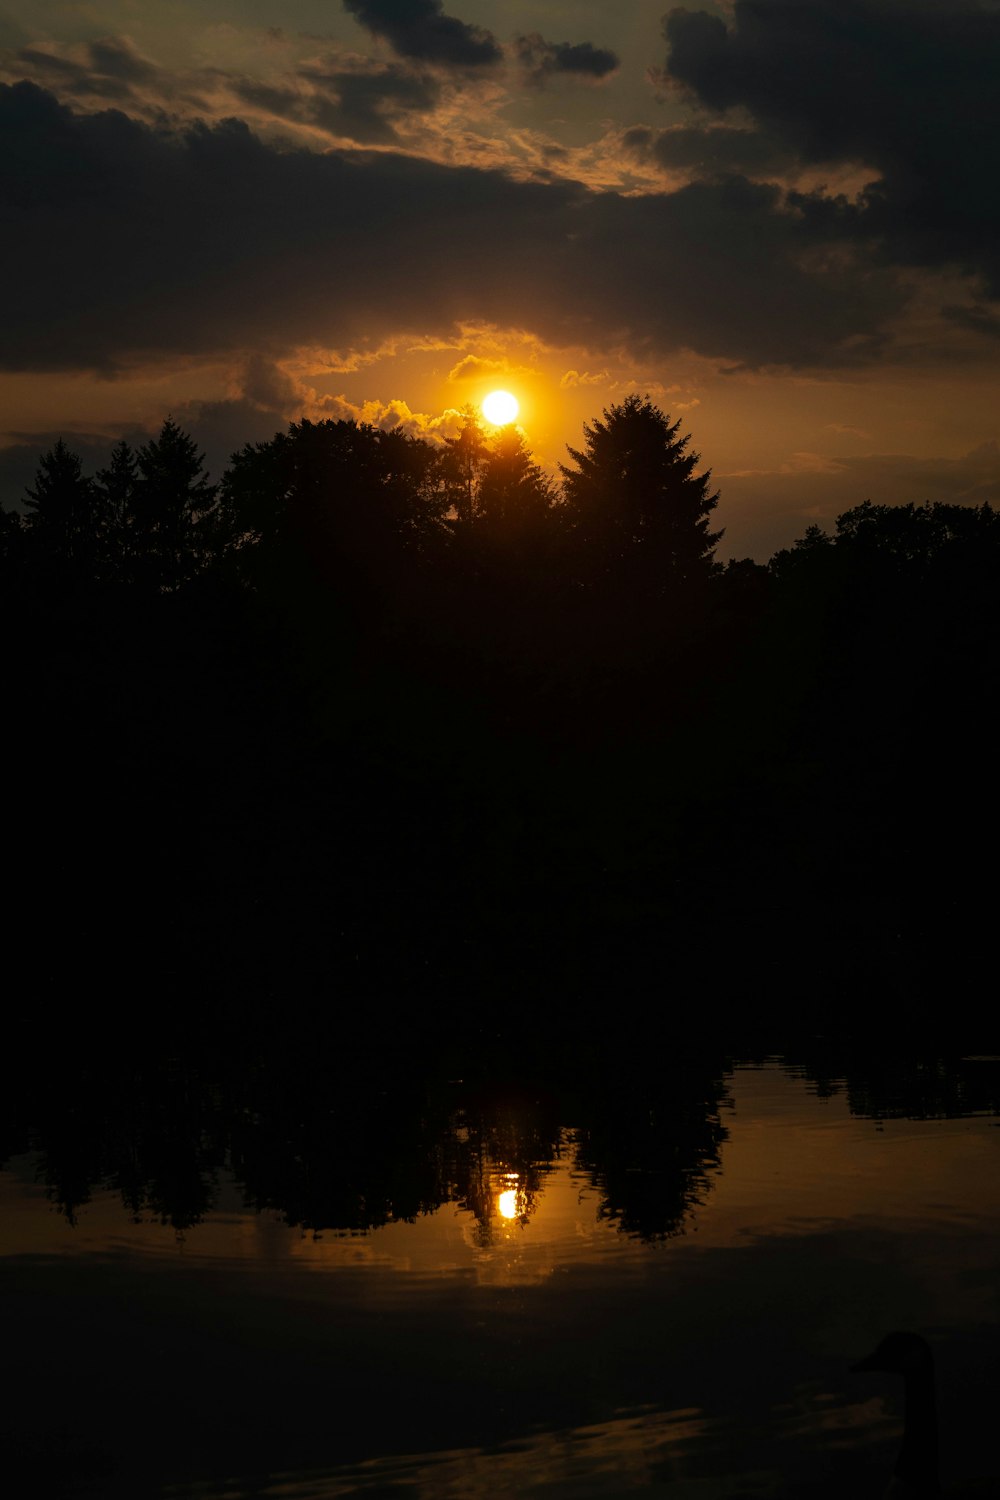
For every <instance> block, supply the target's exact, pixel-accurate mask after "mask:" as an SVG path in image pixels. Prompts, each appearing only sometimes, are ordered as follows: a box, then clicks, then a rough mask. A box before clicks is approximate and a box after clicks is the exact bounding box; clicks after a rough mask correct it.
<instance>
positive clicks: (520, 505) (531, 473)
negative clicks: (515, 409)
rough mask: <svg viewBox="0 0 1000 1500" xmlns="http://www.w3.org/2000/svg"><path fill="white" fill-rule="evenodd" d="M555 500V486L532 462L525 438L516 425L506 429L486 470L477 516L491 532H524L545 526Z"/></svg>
mask: <svg viewBox="0 0 1000 1500" xmlns="http://www.w3.org/2000/svg"><path fill="white" fill-rule="evenodd" d="M555 500H556V496H555V489H554V487H553V485H552V482H551V481H550V480H549V479H548V478H547V477H546V475H545V474H544V473H543V471H542V469H541V468H540V466H539V465H538V464H537V463H536V462H535V461H534V459H533V458H532V456H531V454H530V452H529V451H528V446H527V444H526V443H525V440H524V434H523V433H522V432H520V431H519V429H518V428H517V427H515V426H514V425H513V424H511V425H509V426H507V427H502V428H501V429H500V431H499V432H498V433H497V435H496V437H495V438H494V440H493V445H492V447H491V449H490V450H489V453H488V455H487V457H486V459H485V461H484V463H483V466H482V471H481V475H480V480H479V492H478V496H477V507H476V509H477V514H478V515H479V516H481V517H482V518H483V520H484V521H486V522H487V523H488V524H489V525H490V526H491V528H494V529H495V528H500V527H505V528H508V529H509V530H511V531H517V532H523V531H525V530H530V529H531V528H532V526H537V525H538V524H539V523H541V524H544V522H545V520H546V519H547V518H548V516H549V513H550V512H551V510H552V508H553V506H554V505H555Z"/></svg>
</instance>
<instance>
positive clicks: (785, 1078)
mask: <svg viewBox="0 0 1000 1500" xmlns="http://www.w3.org/2000/svg"><path fill="white" fill-rule="evenodd" d="M621 1062H622V1060H621V1059H617V1060H616V1065H615V1066H614V1067H609V1068H608V1069H607V1070H603V1071H602V1070H590V1071H588V1070H587V1069H586V1068H580V1067H577V1066H575V1065H574V1067H572V1068H570V1067H567V1068H566V1069H565V1070H564V1072H563V1073H562V1074H561V1075H549V1076H548V1077H547V1078H546V1079H545V1080H543V1081H539V1080H536V1081H533V1082H531V1083H528V1084H526V1083H525V1082H524V1081H523V1080H519V1081H518V1083H517V1084H516V1086H515V1085H514V1084H512V1083H511V1082H510V1081H509V1080H503V1079H497V1078H492V1077H480V1078H472V1079H469V1080H467V1081H466V1082H463V1083H459V1082H456V1081H455V1079H454V1078H449V1077H448V1076H447V1075H445V1074H444V1073H443V1072H442V1073H441V1074H440V1075H439V1076H437V1077H435V1076H434V1074H433V1073H432V1072H429V1071H428V1072H426V1073H424V1074H422V1075H421V1074H418V1073H417V1072H416V1071H415V1070H413V1069H409V1070H407V1069H406V1068H403V1067H399V1068H396V1067H393V1066H389V1065H384V1063H383V1060H380V1062H379V1065H378V1066H376V1067H375V1068H373V1069H371V1070H369V1071H368V1072H367V1074H366V1075H365V1076H364V1077H361V1076H360V1075H359V1074H358V1073H357V1072H355V1073H353V1074H348V1073H346V1072H345V1070H344V1069H343V1068H340V1069H339V1070H338V1069H337V1068H336V1067H335V1066H333V1065H332V1062H331V1058H330V1057H329V1056H328V1055H325V1056H324V1055H317V1056H313V1057H298V1058H296V1059H295V1063H294V1066H288V1065H287V1063H288V1059H281V1058H274V1057H271V1058H269V1059H268V1060H267V1061H266V1062H262V1061H260V1060H259V1059H258V1060H254V1061H252V1062H251V1063H248V1062H247V1060H246V1059H245V1058H244V1059H242V1060H241V1061H240V1062H239V1064H238V1065H237V1063H236V1062H235V1061H234V1060H228V1059H226V1058H224V1057H223V1058H216V1059H215V1060H214V1061H213V1062H212V1063H211V1064H210V1063H209V1062H207V1061H206V1060H205V1059H202V1060H200V1061H199V1062H198V1063H197V1064H195V1063H186V1064H182V1063H181V1062H180V1061H177V1060H175V1061H174V1062H171V1063H165V1062H160V1063H149V1064H147V1065H144V1066H138V1065H135V1066H133V1067H132V1068H131V1069H130V1070H128V1071H122V1070H119V1069H116V1068H104V1069H98V1068H96V1067H94V1066H93V1065H91V1066H88V1067H87V1068H86V1069H82V1068H78V1069H76V1070H62V1071H59V1070H49V1071H48V1072H47V1073H46V1076H45V1079H44V1081H43V1082H42V1083H41V1084H39V1083H37V1082H36V1083H35V1084H33V1085H32V1087H31V1088H30V1089H28V1088H24V1087H23V1086H22V1087H20V1091H19V1092H18V1086H17V1085H16V1084H15V1088H14V1090H13V1091H12V1093H11V1094H10V1095H9V1096H8V1100H7V1116H6V1122H5V1125H4V1133H5V1140H6V1142H7V1143H8V1147H9V1150H8V1158H7V1159H8V1170H7V1172H6V1173H4V1174H2V1175H0V1189H2V1192H3V1199H2V1205H0V1206H2V1209H3V1218H2V1225H3V1243H2V1249H3V1256H4V1258H3V1266H4V1270H5V1275H6V1283H7V1286H8V1288H9V1290H8V1293H7V1295H6V1300H5V1301H4V1303H3V1312H4V1315H5V1318H6V1325H5V1326H6V1329H7V1342H8V1348H9V1350H10V1357H11V1359H12V1360H15V1361H16V1362H17V1365H18V1368H19V1369H21V1370H22V1372H23V1375H24V1381H23V1391H22V1394H16V1395H15V1396H14V1397H13V1398H12V1400H11V1403H10V1406H9V1409H8V1412H7V1413H6V1415H5V1417H4V1419H3V1423H2V1424H0V1425H2V1426H4V1427H5V1428H6V1440H7V1442H8V1445H9V1446H10V1448H11V1451H12V1452H14V1453H15V1454H19V1455H20V1461H21V1462H22V1464H25V1465H27V1466H28V1468H29V1469H30V1467H31V1464H32V1462H36V1461H37V1456H38V1455H39V1454H49V1453H51V1452H56V1451H58V1452H62V1453H64V1455H66V1457H65V1462H64V1463H63V1469H62V1471H61V1472H60V1475H59V1476H57V1478H58V1485H57V1489H58V1487H59V1486H61V1487H62V1489H63V1490H64V1491H65V1492H66V1493H75V1491H76V1489H79V1488H80V1487H81V1485H85V1483H86V1484H90V1483H91V1480H90V1479H87V1478H86V1475H88V1474H89V1475H91V1476H93V1475H98V1474H99V1475H100V1476H101V1477H100V1480H99V1482H98V1481H97V1480H93V1485H94V1486H96V1488H97V1492H98V1493H101V1494H102V1495H114V1496H115V1497H117V1496H118V1494H119V1493H121V1494H122V1495H124V1494H128V1495H129V1496H130V1500H132V1497H136V1496H143V1495H147V1494H148V1495H154V1494H159V1493H161V1491H162V1488H163V1487H164V1486H168V1487H172V1491H173V1493H176V1494H191V1495H194V1494H203V1495H209V1494H212V1495H215V1494H218V1495H220V1496H221V1495H223V1494H225V1495H228V1496H231V1497H233V1500H235V1497H237V1496H243V1495H249V1494H251V1493H252V1494H256V1495H270V1494H274V1495H279V1494H282V1495H286V1496H289V1497H297V1500H305V1497H307V1496H315V1497H317V1500H319V1497H321V1496H322V1497H325V1496H329V1497H332V1496H342V1495H350V1494H353V1493H359V1494H362V1493H369V1494H383V1495H384V1494H389V1493H393V1492H397V1491H401V1490H403V1489H405V1490H406V1491H407V1493H409V1494H411V1495H412V1496H414V1500H425V1497H426V1500H430V1497H432V1496H433V1497H435V1500H437V1497H438V1496H441V1495H444V1496H455V1497H460V1496H462V1495H470V1496H472V1495H480V1494H483V1495H485V1494H486V1493H490V1494H491V1495H501V1496H505V1495H508V1494H509V1495H512V1496H513V1495H515V1494H516V1495H519V1496H520V1495H538V1496H542V1497H552V1500H556V1497H560V1496H569V1495H572V1496H573V1497H574V1500H585V1497H586V1496H590V1495H593V1496H595V1497H596V1496H605V1495H612V1494H618V1495H625V1494H631V1493H638V1492H641V1493H645V1494H657V1493H662V1494H664V1495H669V1496H671V1497H673V1500H686V1497H687V1496H689V1495H690V1496H698V1497H701V1496H704V1495H719V1496H723V1495H733V1494H737V1493H744V1494H760V1495H774V1496H779V1495H782V1494H788V1495H791V1494H794V1493H799V1492H803V1493H805V1492H808V1493H811V1494H815V1495H819V1496H822V1497H825V1496H829V1497H830V1500H832V1497H833V1496H834V1495H842V1494H843V1493H851V1494H855V1493H858V1494H861V1493H864V1492H865V1485H864V1483H863V1482H862V1481H863V1480H864V1477H865V1475H866V1474H868V1473H870V1474H871V1475H872V1476H873V1480H872V1484H871V1487H870V1488H871V1491H872V1492H877V1489H878V1485H877V1483H876V1482H875V1477H876V1476H877V1475H879V1474H883V1473H888V1472H889V1469H890V1468H891V1455H892V1451H893V1444H894V1443H895V1441H896V1439H897V1437H898V1431H899V1427H898V1416H899V1413H898V1409H897V1408H895V1407H894V1406H893V1403H892V1399H891V1396H888V1397H885V1398H883V1397H881V1396H872V1395H871V1394H870V1393H869V1392H860V1391H859V1390H858V1389H857V1387H856V1385H855V1384H852V1382H851V1380H850V1378H849V1377H848V1375H847V1367H848V1365H849V1364H850V1362H851V1361H852V1359H854V1358H856V1354H857V1350H858V1349H864V1348H866V1347H869V1346H870V1345H873V1344H874V1343H875V1342H876V1341H877V1338H878V1337H879V1336H880V1335H881V1334H882V1333H884V1332H885V1331H886V1328H887V1327H891V1326H902V1327H917V1328H921V1329H923V1330H924V1331H925V1332H926V1333H927V1334H928V1335H929V1336H930V1337H932V1339H934V1340H936V1341H937V1342H938V1343H939V1345H940V1347H941V1358H940V1361H939V1367H940V1369H941V1370H942V1374H943V1390H942V1432H943V1433H947V1434H949V1437H948V1439H947V1440H946V1446H945V1453H946V1461H945V1468H946V1472H949V1473H951V1474H952V1475H954V1474H955V1471H956V1457H955V1455H956V1454H958V1455H960V1456H961V1457H963V1458H964V1457H965V1456H967V1457H968V1462H969V1464H970V1466H971V1467H983V1466H984V1465H985V1464H986V1463H988V1459H984V1460H981V1461H980V1462H979V1463H978V1464H976V1463H974V1459H975V1455H976V1452H977V1448H976V1444H977V1442H980V1443H981V1435H980V1436H978V1437H977V1430H978V1426H977V1413H978V1414H979V1415H982V1413H981V1411H980V1408H981V1407H982V1404H983V1399H984V1398H983V1395H982V1391H983V1390H988V1388H989V1385H988V1378H987V1377H988V1373H989V1371H991V1370H994V1369H995V1368H996V1364H997V1355H996V1343H995V1342H994V1343H992V1344H991V1340H996V1338H997V1334H998V1332H1000V1330H998V1328H997V1305H996V1298H995V1287H996V1283H997V1270H998V1267H997V1251H996V1246H997V1243H998V1233H1000V1202H998V1195H997V1191H996V1183H997V1172H996V1165H997V1161H996V1154H997V1150H998V1149H1000V1129H998V1128H997V1126H998V1119H997V1114H998V1112H1000V1065H998V1064H997V1063H996V1062H995V1061H992V1062H991V1061H987V1060H981V1059H963V1058H962V1057H960V1056H956V1057H954V1058H952V1059H950V1060H947V1059H946V1060H944V1061H942V1060H941V1059H934V1060H931V1061H930V1062H921V1063H920V1064H919V1066H914V1067H911V1068H910V1069H909V1070H908V1069H907V1068H906V1067H904V1066H903V1065H902V1064H900V1063H899V1062H898V1060H893V1059H872V1058H865V1059H861V1060H860V1061H859V1062H856V1063H855V1062H852V1061H851V1060H850V1059H847V1060H844V1061H841V1060H836V1059H835V1060H834V1063H831V1062H830V1060H829V1059H827V1058H818V1057H815V1056H795V1055H792V1056H789V1057H786V1058H784V1059H781V1060H778V1059H772V1060H769V1061H765V1060H761V1061H760V1062H759V1063H758V1064H756V1065H741V1066H733V1065H732V1064H731V1063H730V1064H728V1065H727V1064H726V1060H725V1059H723V1058H712V1057H710V1056H706V1055H704V1054H703V1055H701V1056H691V1055H689V1056H685V1057H675V1058H674V1059H673V1060H672V1061H669V1062H667V1063H664V1062H663V1061H662V1060H661V1059H660V1058H659V1057H657V1058H655V1059H652V1060H651V1061H650V1062H649V1063H648V1065H642V1063H641V1062H635V1061H634V1060H633V1064H632V1065H631V1066H629V1067H624V1066H620V1064H621ZM81 1351H82V1357H83V1359H84V1360H85V1362H86V1364H87V1369H88V1379H87V1380H86V1381H83V1382H81V1381H80V1380H79V1378H78V1375H76V1374H74V1372H78V1371H79V1368H80V1359H81ZM977 1376H981V1377H983V1378H982V1379H981V1380H979V1381H978V1382H977ZM945 1377H947V1378H945ZM43 1389H44V1390H45V1391H46V1392H47V1393H48V1396H47V1400H46V1402H45V1403H43V1404H42V1405H40V1404H39V1403H38V1402H37V1401H36V1400H34V1399H33V1398H32V1397H31V1395H30V1393H31V1392H32V1391H33V1390H34V1391H38V1390H43ZM949 1391H950V1392H951V1393H952V1394H951V1395H949ZM956 1392H958V1393H960V1394H959V1396H958V1397H956V1395H955V1393H956ZM949 1403H950V1404H949ZM108 1410H114V1411H116V1412H117V1413H118V1414H119V1415H118V1420H117V1423H116V1425H115V1429H114V1431H113V1432H111V1431H109V1429H108V1427H107V1423H106V1420H105V1417H104V1415H103V1414H104V1413H106V1412H107V1411H108ZM206 1413H209V1414H210V1415H208V1416H206ZM986 1430H988V1422H987V1421H986V1420H985V1419H984V1421H983V1431H986ZM53 1434H57V1435H58V1434H61V1436H58V1438H57V1439H55V1438H53ZM948 1444H950V1448H949V1447H948ZM53 1445H54V1446H53ZM60 1445H61V1447H60ZM949 1453H950V1458H949V1457H948V1455H949ZM32 1454H34V1455H36V1458H35V1460H32V1459H31V1455H32ZM959 1472H960V1470H959ZM81 1476H83V1477H82V1478H81ZM137 1476H138V1478H137Z"/></svg>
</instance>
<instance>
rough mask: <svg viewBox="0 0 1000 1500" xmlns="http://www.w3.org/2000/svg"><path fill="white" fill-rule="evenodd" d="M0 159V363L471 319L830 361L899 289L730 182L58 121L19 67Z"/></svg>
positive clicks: (226, 349)
mask: <svg viewBox="0 0 1000 1500" xmlns="http://www.w3.org/2000/svg"><path fill="white" fill-rule="evenodd" d="M0 159H2V160H3V161H4V163H5V169H4V174H3V181H2V184H0V208H2V211H3V212H4V214H5V215H6V221H5V222H6V225H7V231H6V233H5V235H4V237H3V239H2V241H0V263H2V277H0V286H2V287H3V297H4V307H3V326H4V339H3V341H2V347H0V359H2V361H3V364H4V366H5V367H6V368H8V369H59V368H62V369H72V368H77V369H102V370H104V371H106V372H112V371H113V370H114V369H115V368H116V367H121V366H123V365H127V364H128V363H129V362H134V361H136V360H139V359H146V358H149V357H177V356H179V355H182V354H183V355H184V356H186V357H192V356H193V357H198V356H202V355H206V354H210V353H211V354H223V355H229V354H235V353H236V352H237V351H245V350H247V349H250V348H256V349H259V350H260V352H262V353H263V354H265V355H267V356H268V357H272V358H273V357H276V356H278V355H280V354H282V353H286V352H287V351H289V350H291V349H293V348H295V347H298V346H300V345H301V346H311V347H315V346H316V345H317V344H320V345H325V346H326V347H329V348H332V349H344V348H364V347H373V346H377V345H378V344H379V343H380V342H385V341H387V340H389V339H391V338H394V337H397V336H399V337H403V336H411V335H412V336H413V337H420V336H426V335H431V336H433V337H435V338H442V337H447V336H450V335H452V334H453V333H454V332H455V330H456V329H458V328H460V327H461V326H462V325H469V324H472V323H477V324H480V325H481V324H484V323H490V324H494V325H496V326H497V327H501V328H525V327H527V328H529V329H531V330H532V332H533V333H534V334H535V335H537V337H539V338H540V339H543V340H544V341H545V342H546V343H547V344H548V345H549V346H551V347H563V348H568V347H575V348H580V347H585V348H587V349H590V350H597V351H599V350H601V349H607V348H609V347H616V348H617V347H622V346H623V345H624V344H628V343H631V344H632V345H633V346H634V348H635V350H636V351H637V352H639V353H645V354H650V355H662V354H664V353H672V352H675V351H677V350H679V349H691V350H694V351H696V352H699V353H701V354H704V355H706V356H709V357H712V358H722V359H725V360H729V361H734V362H736V363H738V364H742V365H746V366H755V367H756V366H760V365H762V364H792V365H808V364H837V363H840V362H844V361H848V362H858V361H863V360H864V359H866V358H870V357H872V356H873V355H874V354H877V353H878V352H879V350H880V349H881V348H882V346H883V340H884V338H885V330H886V326H887V323H888V321H889V320H890V319H891V317H892V315H893V314H894V313H895V312H896V311H898V309H899V308H900V307H901V306H903V304H904V301H905V294H904V292H903V291H902V289H901V288H899V287H898V286H897V285H896V283H895V280H894V278H893V276H892V274H891V273H890V272H889V271H888V270H885V269H878V268H873V267H871V266H870V265H868V264H867V260H866V257H865V256H863V255H859V256H852V255H850V254H845V253H844V252H843V250H842V249H841V248H839V241H840V231H841V225H840V222H839V219H838V215H839V214H841V213H843V214H846V213H847V210H846V209H843V208H837V206H836V205H834V206H833V207H831V206H830V205H821V206H820V208H817V209H816V210H815V211H813V209H812V208H811V206H810V203H809V202H808V201H807V200H804V199H799V200H797V201H796V202H795V203H794V204H792V205H791V206H789V204H788V203H787V202H786V200H785V198H784V195H783V194H782V193H781V192H780V191H779V190H778V189H777V188H776V187H774V186H771V185H761V184H754V183H750V182H747V181H745V180H743V179H738V178H732V177H730V178H727V179H725V180H724V181H720V182H711V183H691V184H688V185H687V186H685V187H683V188H682V189H680V190H679V191H677V192H672V193H659V194H649V195H645V196H634V197H625V196H622V195H619V194H617V193H613V192H590V191H588V190H587V189H585V188H584V187H582V186H581V185H580V184H577V183H573V182H569V181H553V182H546V183H539V182H525V181H515V180H512V179H511V178H509V177H507V176H506V175H505V174H503V173H502V172H500V171H497V170H495V169H492V170H476V169H474V168H471V167H464V166H461V167H460V166H456V167H450V166H444V165H441V164H438V163H434V162H429V161H425V160H418V159H417V158H415V157H411V156H402V155H396V154H393V153H390V152H380V153H377V154H376V153H367V152H363V151H330V152H326V153H317V152H310V151H306V150H293V149H288V148H284V149H283V148H280V147H279V146H276V145H269V144H267V143H265V142H264V141H262V140H260V139H259V138H257V137H256V136H255V135H254V134H253V133H252V132H251V131H250V130H249V129H248V128H247V126H246V125H245V124H243V123H241V122H240V121H238V120H228V121H223V122H220V123H217V124H216V125H214V126H208V125H203V124H194V125H191V126H190V127H187V128H184V129H178V128H174V127H171V126H168V125H160V126H153V125H146V124H142V123H140V122H137V121H136V120H134V119H131V118H130V117H128V116H127V115H125V114H123V113H121V112H120V111H116V110H109V111H106V112H103V113H99V114H91V115H88V114H74V113H73V112H71V111H70V110H69V109H68V108H66V107H65V106H63V105H60V104H59V103H58V102H57V101H56V99H55V98H53V96H52V95H51V94H48V93H46V92H45V91H44V90H42V89H40V88H38V87H37V86H36V85H34V84H31V83H27V82H24V83H20V84H17V85H14V86H13V87H8V86H6V85H2V86H0ZM831 243H832V244H833V245H835V246H837V247H838V248H837V253H836V254H828V253H827V247H828V246H829V245H830V244H831ZM512 270H513V271H514V272H516V274H512Z"/></svg>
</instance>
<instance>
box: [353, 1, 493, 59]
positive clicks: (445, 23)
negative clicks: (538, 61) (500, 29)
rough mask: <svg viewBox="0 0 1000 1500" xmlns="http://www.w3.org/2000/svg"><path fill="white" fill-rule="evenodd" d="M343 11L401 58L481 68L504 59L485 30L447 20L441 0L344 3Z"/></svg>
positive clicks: (490, 34)
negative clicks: (389, 46) (386, 43)
mask: <svg viewBox="0 0 1000 1500" xmlns="http://www.w3.org/2000/svg"><path fill="white" fill-rule="evenodd" d="M344 9H345V10H348V11H350V13H351V15H352V16H353V17H354V19H355V20H356V21H358V22H359V24H360V25H362V26H364V27H365V28H366V29H367V30H368V31H370V32H371V33H372V34H373V36H378V37H382V38H384V40H385V41H387V42H389V43H390V45H391V46H392V47H394V48H395V50H396V51H397V52H398V53H399V55H400V56H401V57H411V58H414V59H416V60H417V61H419V62H427V63H439V64H441V65H443V66H445V67H454V68H481V67H488V66H490V65H491V64H493V63H498V62H499V61H500V59H501V58H502V56H503V52H502V50H501V48H500V45H499V43H498V42H497V40H496V37H494V35H493V34H492V32H490V31H486V30H485V29H484V28H483V27H482V26H470V25H469V24H468V23H467V22H466V21H459V20H458V19H457V17H455V16H446V15H445V14H444V7H443V5H442V3H441V0H344Z"/></svg>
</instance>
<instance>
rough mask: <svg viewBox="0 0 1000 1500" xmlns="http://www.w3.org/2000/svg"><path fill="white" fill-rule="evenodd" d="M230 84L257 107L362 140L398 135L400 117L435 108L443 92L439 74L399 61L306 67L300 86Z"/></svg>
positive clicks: (381, 141) (240, 81) (385, 139)
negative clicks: (409, 67) (431, 75)
mask: <svg viewBox="0 0 1000 1500" xmlns="http://www.w3.org/2000/svg"><path fill="white" fill-rule="evenodd" d="M228 84H229V88H230V89H231V91H232V93H233V94H235V95H236V97H237V98H238V99H241V100H242V101H243V102H244V103H245V104H249V105H251V106H252V107H253V108H254V109H258V110H261V111H263V112H265V113H267V114H272V115H274V116H276V117H277V118H278V119H281V120H288V121H289V122H293V123H295V124H300V125H311V126H313V127H315V128H316V129H318V130H323V131H326V132H327V134H329V135H332V136H342V137H347V138H349V139H350V140H354V141H358V142H360V143H361V144H363V145H385V144H389V143H391V142H393V141H395V140H396V139H397V134H396V130H395V122H396V121H397V120H398V119H399V118H400V117H402V116H405V115H407V114H413V113H425V112H427V111H429V110H432V109H433V108H434V106H435V105H436V104H437V102H438V99H439V97H440V93H441V89H440V85H439V84H438V83H437V82H436V81H435V80H434V79H432V78H428V77H424V76H418V75H417V74H415V73H412V72H410V71H409V70H407V69H406V68H404V67H398V66H395V65H390V66H389V67H381V68H378V67H376V68H372V69H369V70H362V69H360V68H351V69H337V68H335V67H332V68H329V69H327V68H323V67H304V68H301V69H300V70H299V72H298V74H297V83H296V86H295V87H290V86H288V85H287V84H280V85H275V84H266V83H260V82H258V81H256V80H254V79H230V80H229V81H228Z"/></svg>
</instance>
